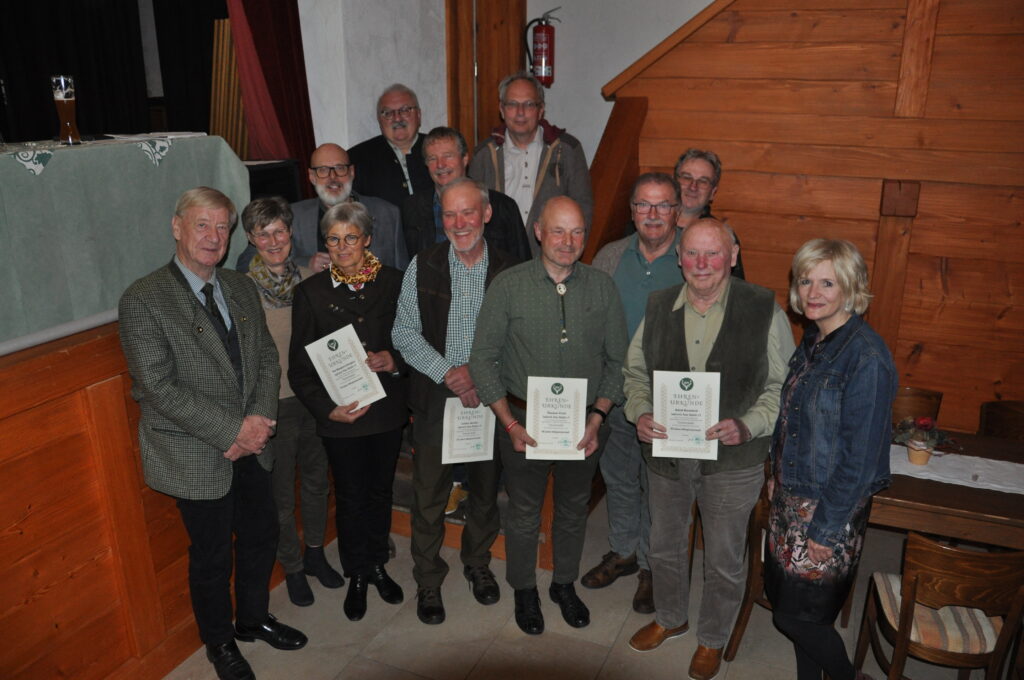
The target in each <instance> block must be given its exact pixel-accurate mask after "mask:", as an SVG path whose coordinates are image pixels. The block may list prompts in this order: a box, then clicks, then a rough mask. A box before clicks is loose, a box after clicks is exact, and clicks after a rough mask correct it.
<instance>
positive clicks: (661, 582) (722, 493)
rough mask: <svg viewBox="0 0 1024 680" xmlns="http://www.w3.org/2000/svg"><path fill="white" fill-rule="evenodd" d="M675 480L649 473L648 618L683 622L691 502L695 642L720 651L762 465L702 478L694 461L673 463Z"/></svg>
mask: <svg viewBox="0 0 1024 680" xmlns="http://www.w3.org/2000/svg"><path fill="white" fill-rule="evenodd" d="M678 470H679V479H668V478H666V477H662V476H661V475H658V474H653V473H652V474H651V475H650V477H649V482H650V486H651V552H650V554H649V555H648V560H649V561H650V564H651V577H652V578H653V580H654V607H655V609H656V610H657V612H658V613H657V615H656V616H655V620H656V621H657V622H658V625H660V626H663V627H664V628H675V627H676V626H681V625H683V624H684V623H686V621H687V620H688V619H689V608H690V567H689V563H690V562H689V544H690V543H689V535H690V507H691V506H692V505H693V502H694V501H695V500H696V501H697V507H698V508H699V509H700V521H701V526H702V527H703V530H704V595H703V597H702V598H701V604H700V615H699V617H698V619H697V643H698V644H701V645H704V646H705V647H711V648H712V649H720V648H722V647H724V646H725V643H726V642H728V641H729V634H730V633H731V632H732V625H733V622H734V620H735V618H736V614H737V612H738V611H739V608H740V602H741V600H742V599H743V587H744V585H745V584H746V579H747V565H746V560H745V559H744V557H745V555H746V550H747V522H748V520H749V519H750V511H751V510H752V509H753V508H754V504H755V503H756V502H757V497H758V495H759V494H760V492H761V487H762V486H763V485H764V466H763V465H762V464H761V463H758V464H757V465H755V466H753V467H749V468H743V469H740V470H728V471H726V472H719V473H716V474H713V475H702V474H701V472H700V461H699V460H680V461H679V466H678Z"/></svg>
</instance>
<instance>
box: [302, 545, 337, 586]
mask: <svg viewBox="0 0 1024 680" xmlns="http://www.w3.org/2000/svg"><path fill="white" fill-rule="evenodd" d="M302 567H303V569H304V571H305V572H306V573H307V574H309V575H310V576H316V577H317V579H318V580H319V581H320V585H322V586H323V587H324V588H340V587H342V586H343V585H345V579H344V578H342V577H341V574H339V573H338V572H337V571H335V569H334V567H332V566H331V565H330V564H328V562H327V558H326V557H325V556H324V547H323V546H322V545H321V546H319V547H317V548H310V547H309V546H308V545H307V546H306V554H305V555H303V557H302Z"/></svg>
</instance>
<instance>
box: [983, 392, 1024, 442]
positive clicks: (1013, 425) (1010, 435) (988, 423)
mask: <svg viewBox="0 0 1024 680" xmlns="http://www.w3.org/2000/svg"><path fill="white" fill-rule="evenodd" d="M978 434H980V435H983V436H985V437H1001V438H1003V439H1024V401H986V402H985V403H984V404H982V405H981V420H980V423H979V425H978Z"/></svg>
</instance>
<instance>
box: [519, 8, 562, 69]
mask: <svg viewBox="0 0 1024 680" xmlns="http://www.w3.org/2000/svg"><path fill="white" fill-rule="evenodd" d="M560 9H562V8H561V6H559V7H556V8H554V9H550V10H548V11H547V12H544V14H542V15H541V16H539V17H537V18H536V19H533V20H532V21H530V23H528V24H526V29H525V30H524V31H523V42H524V43H525V44H526V56H527V57H528V58H529V59H530V71H531V72H532V73H533V75H534V77H536V78H537V80H539V81H540V84H541V85H543V86H544V87H551V84H552V83H553V82H555V27H554V26H553V25H552V24H551V22H552V21H557V22H559V23H561V21H562V20H561V19H559V18H558V17H556V16H552V15H553V14H554V13H555V12H557V11H558V10H560ZM534 24H537V25H536V26H533V25H534ZM530 26H533V49H531V48H530V43H529V41H528V40H527V35H528V34H529V33H530Z"/></svg>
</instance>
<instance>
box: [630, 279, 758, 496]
mask: <svg viewBox="0 0 1024 680" xmlns="http://www.w3.org/2000/svg"><path fill="white" fill-rule="evenodd" d="M682 288H683V286H682V285H678V286H673V287H672V288H667V289H665V290H660V291H656V292H654V293H651V294H650V296H649V297H648V298H647V312H646V315H645V317H644V337H643V349H644V361H645V362H646V364H647V370H648V372H649V376H650V380H651V384H652V385H653V384H654V371H655V370H659V371H689V370H690V360H689V357H688V356H687V352H686V347H687V342H686V327H685V322H684V318H685V317H684V314H685V309H684V308H683V307H680V308H679V309H677V310H676V311H672V305H673V304H674V303H675V301H676V298H677V297H679V291H680V290H682ZM774 313H775V294H774V293H772V291H770V290H768V289H767V288H762V287H761V286H757V285H754V284H752V283H747V282H746V281H742V280H740V279H737V278H736V277H733V278H732V279H731V280H730V282H729V294H728V297H727V298H726V300H725V317H724V318H723V320H722V328H721V330H720V331H719V332H718V337H717V338H715V346H714V347H713V348H712V349H711V353H710V354H709V355H708V360H707V365H706V366H705V369H704V370H706V371H708V372H717V373H720V374H721V391H720V394H719V404H718V414H719V415H718V419H719V420H724V419H726V418H739V417H740V416H742V415H743V414H744V413H746V412H747V410H748V409H750V407H751V406H753V405H754V403H755V402H756V401H757V398H758V397H759V396H761V392H762V391H763V390H764V382H765V379H766V378H767V377H768V332H769V329H770V328H771V323H772V316H773V315H774ZM770 439H771V437H769V436H764V437H756V438H754V439H751V440H750V441H748V442H744V443H743V444H738V445H736V446H725V445H723V444H721V443H719V445H718V460H704V461H701V464H700V470H701V474H705V475H712V474H714V473H716V472H724V471H726V470H739V469H742V468H747V467H751V466H754V465H757V464H758V463H763V462H764V460H765V458H767V457H768V443H769V440H770ZM641 447H642V451H643V455H644V458H645V459H646V460H647V466H648V469H649V470H650V471H651V472H655V473H657V474H659V475H661V476H662V477H667V478H669V479H678V478H679V471H678V469H677V462H678V460H677V459H675V458H654V457H652V456H651V445H650V444H642V445H641Z"/></svg>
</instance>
